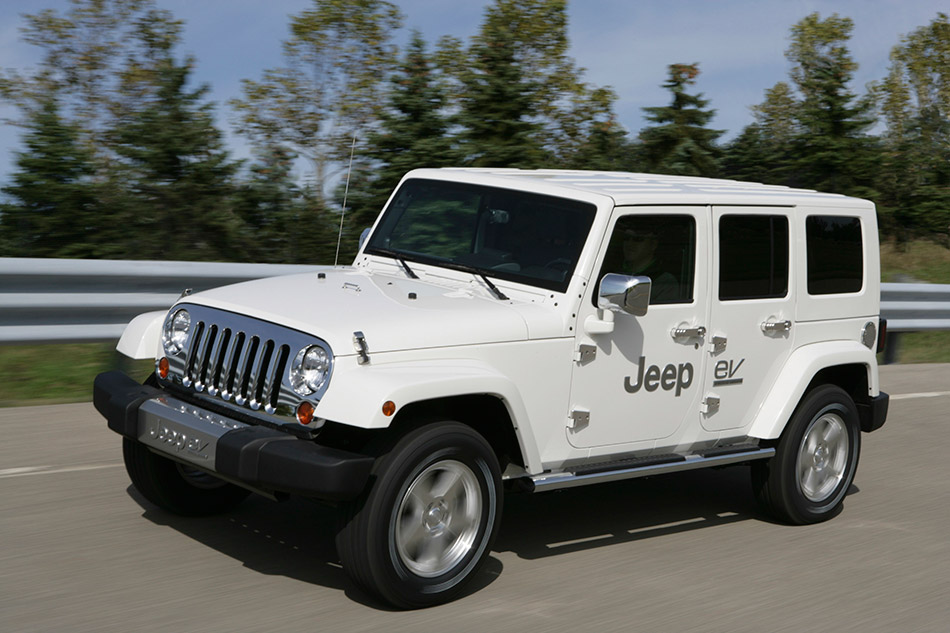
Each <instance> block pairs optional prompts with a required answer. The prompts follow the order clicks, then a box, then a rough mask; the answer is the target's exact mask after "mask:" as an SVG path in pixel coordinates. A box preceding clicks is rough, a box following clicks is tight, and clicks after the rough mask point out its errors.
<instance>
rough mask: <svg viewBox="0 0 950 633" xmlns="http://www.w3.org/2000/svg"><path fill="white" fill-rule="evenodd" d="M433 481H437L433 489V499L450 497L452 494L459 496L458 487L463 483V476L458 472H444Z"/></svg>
mask: <svg viewBox="0 0 950 633" xmlns="http://www.w3.org/2000/svg"><path fill="white" fill-rule="evenodd" d="M433 479H434V480H435V481H434V482H433V485H432V488H431V491H432V497H433V498H436V497H449V496H450V494H452V495H457V494H458V493H457V492H456V487H457V486H458V484H459V482H461V481H462V475H461V473H459V472H458V471H456V470H443V471H442V472H440V473H439V474H438V476H437V477H434V478H433Z"/></svg>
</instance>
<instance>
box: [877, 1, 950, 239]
mask: <svg viewBox="0 0 950 633" xmlns="http://www.w3.org/2000/svg"><path fill="white" fill-rule="evenodd" d="M876 90H877V92H878V94H879V95H880V97H881V102H882V108H881V109H882V110H883V113H884V118H885V121H886V123H887V131H886V133H885V134H884V158H883V163H884V167H883V169H882V170H881V174H882V176H881V178H880V179H879V182H880V188H881V189H882V194H883V203H884V204H883V205H882V206H883V208H884V209H885V210H886V211H888V212H889V214H888V219H891V220H892V221H893V223H894V224H895V225H896V226H894V227H892V228H894V229H897V231H896V232H897V233H898V237H899V238H901V239H903V238H906V237H909V236H911V235H915V234H916V235H927V236H931V237H933V236H937V235H941V236H943V239H944V240H946V241H947V242H948V244H950V18H948V16H947V15H946V14H944V13H940V14H938V15H937V17H936V18H935V19H934V20H932V21H931V22H930V24H928V25H926V26H922V27H920V28H918V29H915V30H914V31H913V32H911V33H910V34H909V35H907V36H905V37H903V38H902V40H901V43H900V44H899V45H897V46H895V47H894V49H893V50H892V52H891V67H890V69H889V72H888V76H887V77H886V78H885V79H884V81H883V82H882V83H881V84H880V85H879V86H876Z"/></svg>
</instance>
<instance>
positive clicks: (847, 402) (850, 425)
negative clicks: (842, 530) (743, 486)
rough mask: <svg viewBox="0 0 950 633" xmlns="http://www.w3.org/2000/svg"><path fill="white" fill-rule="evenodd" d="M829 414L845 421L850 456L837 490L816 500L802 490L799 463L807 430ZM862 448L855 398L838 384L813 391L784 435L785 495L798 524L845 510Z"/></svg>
mask: <svg viewBox="0 0 950 633" xmlns="http://www.w3.org/2000/svg"><path fill="white" fill-rule="evenodd" d="M828 413H834V414H836V415H838V416H839V417H840V418H841V419H842V420H843V421H844V425H845V429H846V433H847V436H848V455H847V457H846V460H847V461H846V464H845V469H844V473H843V475H842V477H841V481H839V482H838V485H837V486H836V487H835V488H834V490H833V491H832V492H831V494H829V495H828V496H827V497H825V498H824V499H823V500H820V501H812V500H811V499H809V498H808V497H806V496H805V493H804V492H803V491H802V488H801V482H800V481H799V478H798V463H799V457H800V453H801V451H802V449H803V446H802V443H803V440H804V437H805V433H806V432H807V431H808V430H809V429H810V428H811V426H812V424H813V423H815V422H816V421H817V420H818V419H819V418H821V417H822V416H824V415H827V414H828ZM860 448H861V432H860V428H859V422H858V412H857V408H856V407H855V405H854V402H853V401H852V400H851V397H850V396H849V395H848V394H847V392H845V391H844V390H843V389H841V388H839V387H836V386H827V385H826V386H824V387H819V388H817V389H815V390H814V391H812V392H811V393H810V394H809V395H808V396H807V397H806V399H805V401H804V402H803V403H802V406H801V407H800V409H799V410H798V411H796V412H795V414H794V415H793V417H792V422H791V426H790V428H789V433H788V435H787V436H786V437H785V438H783V440H782V442H781V445H780V451H781V453H782V454H781V463H780V467H781V474H782V476H781V477H780V482H779V484H780V486H781V491H779V492H780V493H781V496H783V497H785V499H786V501H787V504H788V506H787V507H788V510H789V514H791V515H792V516H791V517H790V518H792V519H793V520H794V521H795V522H797V523H815V522H818V521H823V520H825V519H829V518H831V517H833V516H835V515H836V514H838V513H839V512H840V511H841V506H842V502H843V500H844V497H845V495H846V494H847V493H848V488H850V486H851V483H852V482H853V481H854V475H855V473H856V472H857V467H858V457H859V455H860Z"/></svg>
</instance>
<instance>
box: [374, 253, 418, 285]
mask: <svg viewBox="0 0 950 633" xmlns="http://www.w3.org/2000/svg"><path fill="white" fill-rule="evenodd" d="M370 254H373V255H385V256H387V257H392V258H393V259H395V260H396V261H397V262H399V265H400V266H402V269H403V270H405V271H406V274H407V275H409V278H410V279H418V278H419V275H417V274H416V273H414V272H413V271H412V269H411V268H409V264H407V263H406V260H405V259H403V258H402V255H400V254H399V253H397V252H396V251H391V250H389V249H388V248H375V247H374V248H373V249H372V250H371V251H370Z"/></svg>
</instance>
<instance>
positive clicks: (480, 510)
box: [337, 422, 502, 609]
mask: <svg viewBox="0 0 950 633" xmlns="http://www.w3.org/2000/svg"><path fill="white" fill-rule="evenodd" d="M374 473H375V483H374V484H373V486H372V488H371V489H370V490H369V491H368V492H367V493H366V494H365V495H364V496H363V497H362V498H361V499H359V500H358V501H356V502H354V503H352V504H351V505H350V506H349V507H347V508H345V510H344V517H343V526H342V529H341V530H340V532H339V534H338V536H337V550H338V553H339V554H340V559H341V560H342V562H343V567H344V569H346V571H347V573H348V574H349V575H350V576H351V577H352V578H353V580H354V581H355V582H356V583H357V584H359V585H360V586H361V587H362V588H363V589H365V590H366V591H367V592H369V593H371V594H373V595H375V596H377V597H379V598H381V599H382V600H384V601H386V602H388V603H390V604H392V605H394V606H397V607H400V608H410V609H413V608H420V607H427V606H431V605H435V604H440V603H443V602H448V601H449V600H452V599H454V598H455V597H456V596H458V595H459V593H460V592H461V591H462V590H463V589H464V586H465V584H466V583H467V582H468V581H469V580H470V579H471V578H472V577H473V576H474V575H476V574H477V573H478V571H479V569H480V568H481V566H482V564H483V563H484V561H485V559H486V557H487V555H488V552H489V551H490V549H491V544H492V541H493V540H494V537H495V533H496V532H497V529H498V524H499V522H500V520H501V506H502V495H501V473H500V470H499V466H498V460H497V459H496V457H495V453H494V451H493V450H492V448H491V446H489V445H488V443H487V442H486V441H485V439H484V438H483V437H482V436H481V435H479V434H478V433H476V432H475V431H473V430H472V429H471V428H469V427H467V426H465V425H463V424H459V423H457V422H440V423H436V424H432V425H428V426H425V427H422V428H420V429H417V430H415V431H413V432H411V433H409V434H408V435H406V436H405V437H403V438H402V439H400V440H399V441H398V442H397V443H396V445H395V446H394V447H393V448H392V450H390V451H389V452H388V453H387V454H385V455H383V456H382V457H380V458H379V459H378V460H377V462H376V466H375V467H374Z"/></svg>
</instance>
